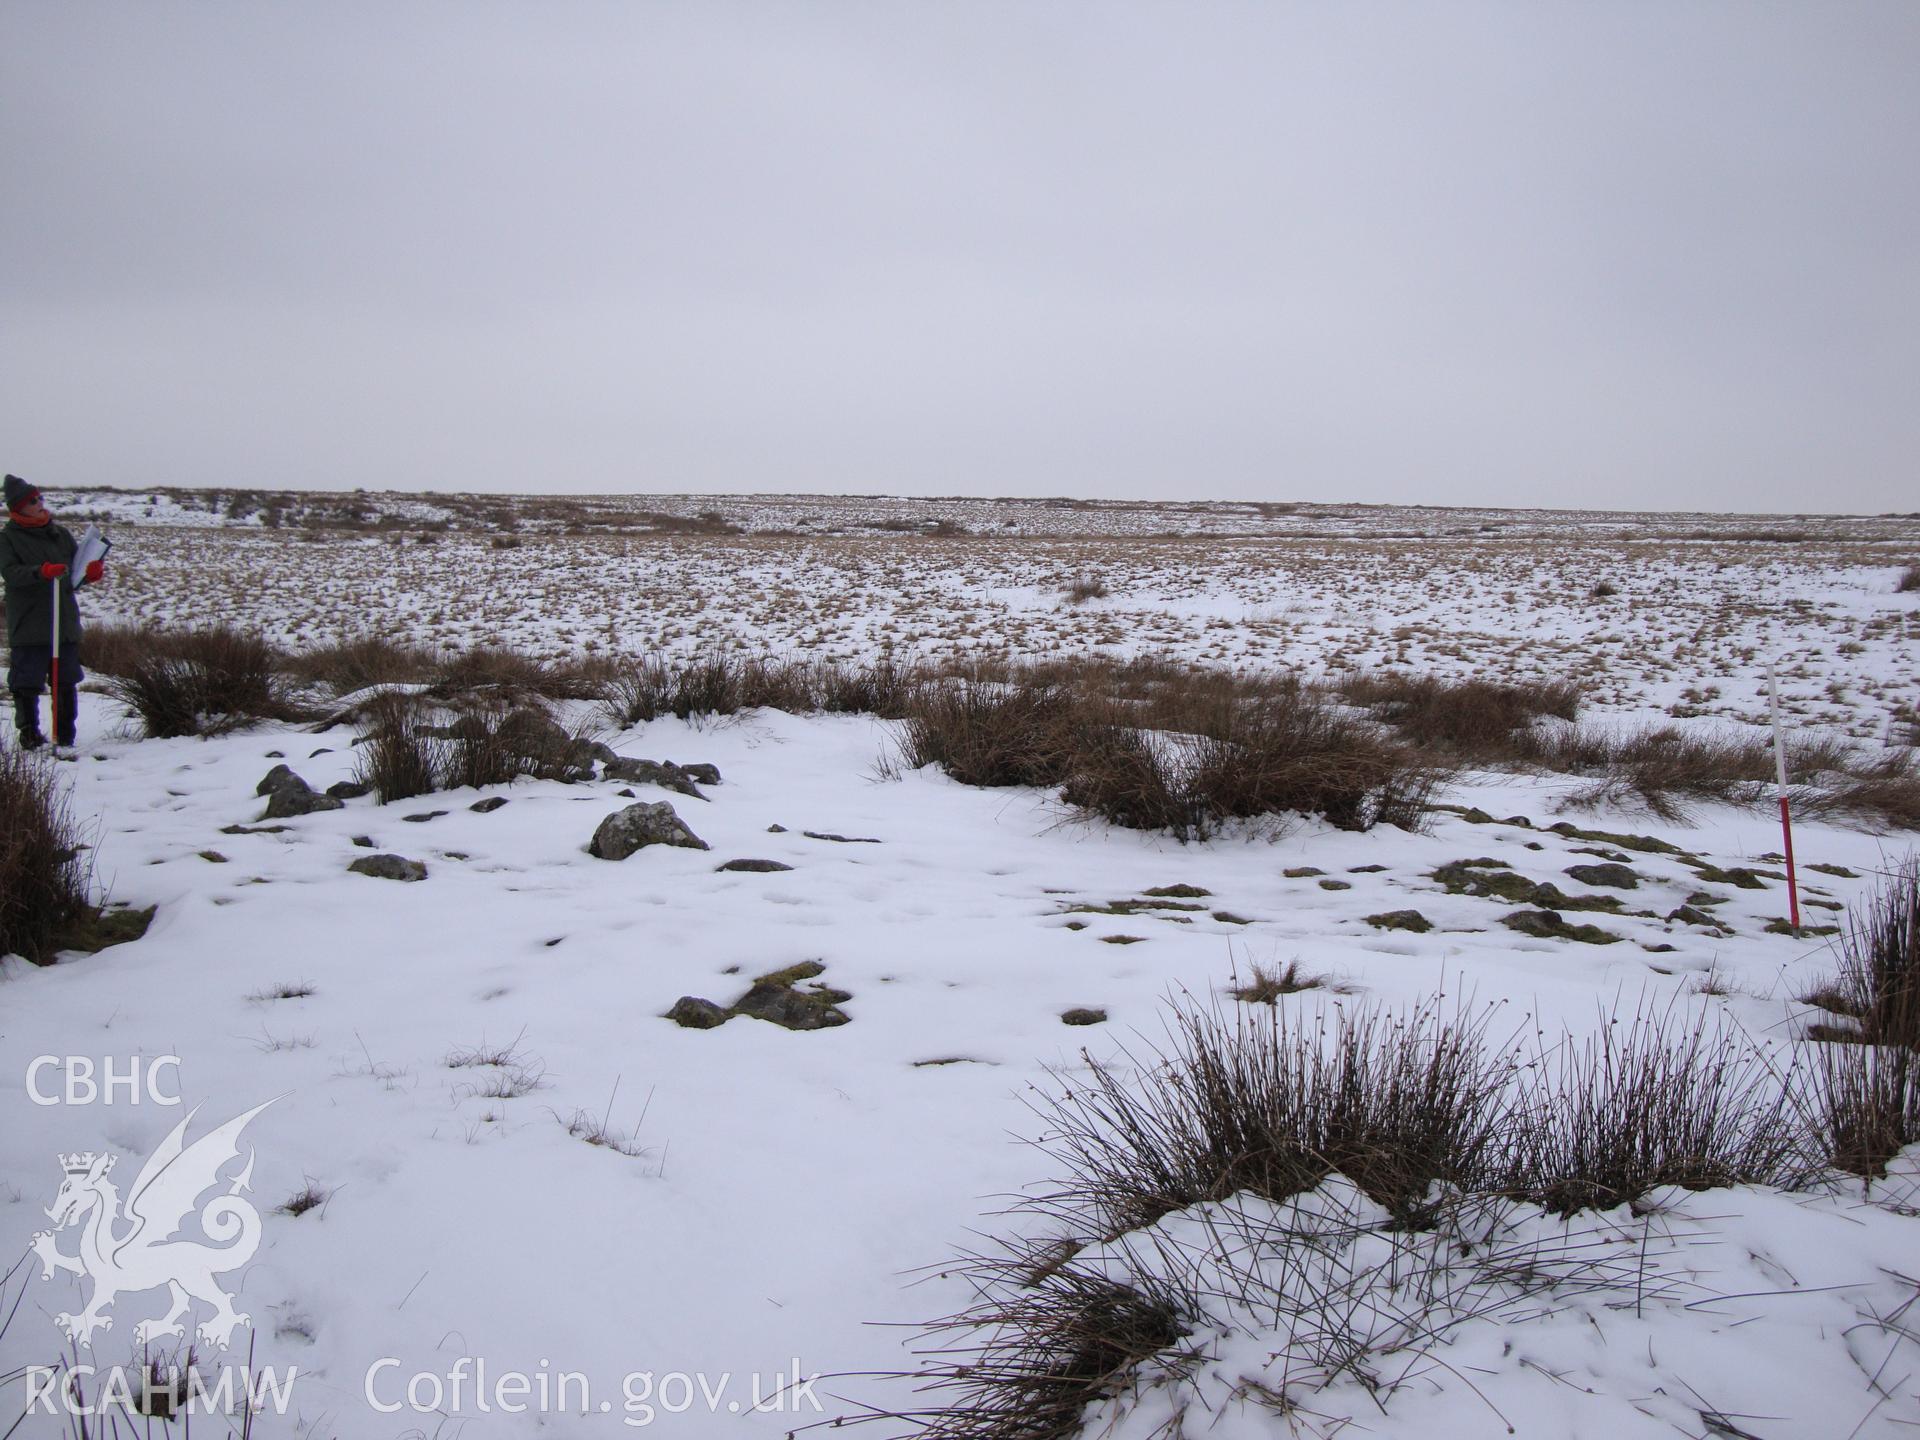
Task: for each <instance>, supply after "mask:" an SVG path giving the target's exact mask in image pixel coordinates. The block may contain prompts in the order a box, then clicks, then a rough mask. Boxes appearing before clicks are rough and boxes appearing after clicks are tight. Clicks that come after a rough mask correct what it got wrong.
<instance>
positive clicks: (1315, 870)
mask: <svg viewBox="0 0 1920 1440" xmlns="http://www.w3.org/2000/svg"><path fill="white" fill-rule="evenodd" d="M1280 873H1281V874H1282V875H1284V876H1286V877H1287V879H1289V880H1310V879H1312V878H1313V877H1314V876H1315V875H1324V874H1326V873H1327V872H1326V871H1324V870H1322V869H1321V868H1320V867H1319V866H1318V865H1295V866H1294V867H1293V868H1292V869H1291V870H1282V871H1281V872H1280Z"/></svg>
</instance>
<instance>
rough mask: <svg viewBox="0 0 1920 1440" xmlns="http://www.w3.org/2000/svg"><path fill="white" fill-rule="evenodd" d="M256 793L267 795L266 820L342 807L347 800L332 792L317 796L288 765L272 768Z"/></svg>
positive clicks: (283, 818)
mask: <svg viewBox="0 0 1920 1440" xmlns="http://www.w3.org/2000/svg"><path fill="white" fill-rule="evenodd" d="M253 793H254V794H255V795H264V796H266V797H267V809H266V813H265V814H264V815H262V816H261V817H260V818H261V819H262V820H286V819H289V818H291V817H292V816H295V815H311V814H313V813H314V812H315V811H316V810H339V809H341V808H343V806H344V805H345V803H346V802H345V801H343V800H339V799H336V798H335V797H334V796H332V795H316V794H315V793H314V792H313V788H312V787H311V786H309V785H308V784H307V782H306V781H304V780H302V779H301V778H300V777H299V776H298V775H296V774H294V773H293V771H292V770H290V769H289V768H288V767H287V766H285V765H276V766H274V767H273V769H271V770H269V771H268V772H267V773H266V774H265V775H264V776H263V777H262V778H261V780H260V783H259V784H258V785H256V786H255V787H254V790H253Z"/></svg>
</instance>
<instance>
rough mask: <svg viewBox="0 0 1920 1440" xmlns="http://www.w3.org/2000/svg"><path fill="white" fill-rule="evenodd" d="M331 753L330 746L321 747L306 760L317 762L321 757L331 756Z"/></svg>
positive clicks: (331, 748)
mask: <svg viewBox="0 0 1920 1440" xmlns="http://www.w3.org/2000/svg"><path fill="white" fill-rule="evenodd" d="M332 753H333V747H332V746H331V745H322V746H321V747H320V748H319V749H318V750H315V751H314V752H313V753H312V754H310V755H309V756H307V759H309V760H318V759H319V758H320V757H321V756H322V755H331V754H332Z"/></svg>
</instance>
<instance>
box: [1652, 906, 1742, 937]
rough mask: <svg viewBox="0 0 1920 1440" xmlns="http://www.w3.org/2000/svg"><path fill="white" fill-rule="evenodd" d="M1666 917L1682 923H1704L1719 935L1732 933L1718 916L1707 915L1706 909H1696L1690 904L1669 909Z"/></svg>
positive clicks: (1671, 920)
mask: <svg viewBox="0 0 1920 1440" xmlns="http://www.w3.org/2000/svg"><path fill="white" fill-rule="evenodd" d="M1667 919H1668V921H1670V922H1676V921H1677V922H1678V923H1679V924H1682V925H1704V926H1706V927H1707V928H1708V929H1709V930H1712V931H1715V932H1716V933H1718V934H1721V935H1731V934H1732V933H1733V932H1732V931H1731V930H1729V929H1727V928H1726V927H1725V926H1723V925H1722V924H1721V923H1720V919H1719V917H1718V916H1715V915H1709V914H1708V913H1707V912H1706V911H1704V910H1697V909H1695V908H1694V907H1693V906H1691V905H1682V906H1681V907H1680V908H1679V909H1677V910H1673V911H1670V912H1669V913H1668V915H1667Z"/></svg>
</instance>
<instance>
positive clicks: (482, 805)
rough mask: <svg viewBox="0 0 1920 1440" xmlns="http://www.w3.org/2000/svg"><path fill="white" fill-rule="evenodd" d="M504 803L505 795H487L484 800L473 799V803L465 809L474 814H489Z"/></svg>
mask: <svg viewBox="0 0 1920 1440" xmlns="http://www.w3.org/2000/svg"><path fill="white" fill-rule="evenodd" d="M506 803H507V797H506V796H504V795H489V796H487V798H486V799H484V800H476V801H474V802H473V804H471V805H469V806H467V809H469V810H471V811H473V812H474V813H475V814H476V815H491V814H492V813H493V812H494V811H496V810H498V809H499V808H500V807H501V806H502V805H504V804H506Z"/></svg>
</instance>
